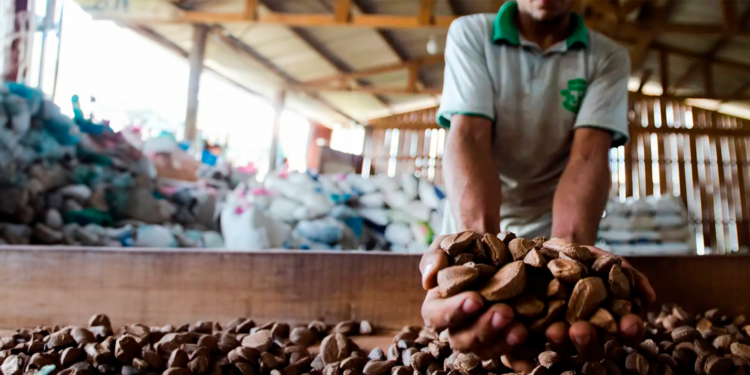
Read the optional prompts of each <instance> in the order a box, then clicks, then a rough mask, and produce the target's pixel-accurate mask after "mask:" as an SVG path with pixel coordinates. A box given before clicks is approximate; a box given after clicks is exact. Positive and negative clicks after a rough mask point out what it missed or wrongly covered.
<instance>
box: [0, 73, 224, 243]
mask: <svg viewBox="0 0 750 375" xmlns="http://www.w3.org/2000/svg"><path fill="white" fill-rule="evenodd" d="M0 123H2V124H5V125H6V126H5V127H4V128H2V129H0V244H12V245H26V244H41V245H72V246H110V247H111V246H144V247H171V246H189V247H217V246H218V247H220V246H219V245H220V244H221V241H220V235H219V234H218V233H217V232H213V231H209V229H211V227H212V226H213V224H212V223H211V222H210V220H209V222H208V223H207V224H208V225H205V224H206V223H205V220H204V223H201V222H200V221H199V220H197V218H200V217H201V216H200V215H193V214H199V213H201V209H202V208H203V207H202V205H201V204H200V203H196V200H182V201H180V200H177V199H175V200H170V199H167V198H168V197H166V196H165V195H164V194H161V193H160V192H159V191H156V185H155V182H154V174H153V170H154V167H153V165H152V164H151V163H150V162H149V160H148V159H147V158H145V157H144V156H143V154H142V153H141V152H140V151H139V150H138V149H137V148H134V147H133V146H132V145H131V144H130V143H129V142H128V141H127V140H126V139H125V137H124V135H123V134H122V133H114V132H112V130H111V129H110V128H109V127H107V126H105V125H102V124H93V123H91V122H90V121H89V120H85V119H82V118H79V116H78V115H77V117H76V119H75V120H73V119H70V118H68V117H66V116H64V115H62V114H61V113H60V108H58V107H57V106H56V105H54V104H53V103H52V102H50V101H47V100H44V99H43V95H42V93H41V92H40V91H39V90H36V89H32V88H29V87H26V86H23V85H19V84H15V83H7V84H2V85H0ZM178 198H179V197H178ZM183 201H184V202H185V203H184V204H183ZM206 201H210V199H208V198H204V199H203V202H206ZM185 204H188V205H189V206H188V207H187V208H185V207H184V206H185ZM204 216H206V215H204ZM177 224H179V225H177ZM182 228H186V229H182ZM154 230H156V232H159V233H162V234H163V233H167V235H164V236H155V235H150V233H152V232H153V231H154ZM217 236H218V237H217Z"/></svg>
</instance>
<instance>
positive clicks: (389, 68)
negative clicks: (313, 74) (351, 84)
mask: <svg viewBox="0 0 750 375" xmlns="http://www.w3.org/2000/svg"><path fill="white" fill-rule="evenodd" d="M444 61H445V57H444V56H443V55H442V54H438V55H429V56H426V57H422V58H415V59H410V60H406V61H403V62H399V63H395V64H388V65H382V66H376V67H373V68H368V69H362V70H359V71H356V72H350V73H340V74H336V75H333V76H328V77H323V78H317V79H314V80H310V81H306V82H304V83H302V84H300V85H299V86H311V87H312V86H318V85H323V84H325V83H330V82H337V81H340V80H342V79H345V80H349V79H355V78H364V77H369V76H374V75H378V74H384V73H390V72H396V71H399V70H406V69H410V68H411V67H412V66H414V65H416V66H425V65H433V64H441V63H443V62H444Z"/></svg>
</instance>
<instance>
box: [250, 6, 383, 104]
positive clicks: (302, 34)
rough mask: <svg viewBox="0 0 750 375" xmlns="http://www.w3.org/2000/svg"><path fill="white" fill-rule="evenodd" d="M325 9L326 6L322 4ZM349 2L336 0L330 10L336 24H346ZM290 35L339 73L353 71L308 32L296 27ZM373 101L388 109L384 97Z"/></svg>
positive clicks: (365, 83) (349, 9)
mask: <svg viewBox="0 0 750 375" xmlns="http://www.w3.org/2000/svg"><path fill="white" fill-rule="evenodd" d="M260 1H261V2H262V3H263V5H265V6H266V7H267V8H268V9H270V10H272V11H274V12H280V11H283V10H284V9H281V8H280V7H279V4H280V2H278V1H276V2H274V1H268V0H260ZM323 5H325V6H326V7H327V4H323ZM351 5H352V4H351V0H336V3H335V4H334V9H329V10H332V11H333V12H334V14H335V16H334V17H336V20H337V21H338V22H342V23H343V22H346V21H348V19H349V15H350V14H351ZM290 30H291V31H292V33H294V34H295V35H296V36H297V37H298V38H300V39H302V41H303V42H305V44H307V45H308V46H309V47H310V48H312V50H313V51H315V53H317V54H318V56H320V57H321V58H322V59H323V60H325V61H327V62H328V63H329V64H331V65H332V66H333V67H334V68H335V69H336V70H337V71H338V72H339V73H351V72H352V71H353V69H352V67H350V66H349V64H347V63H346V62H344V61H343V60H341V59H340V58H339V57H338V56H336V55H335V54H334V53H333V52H332V51H330V50H329V49H328V48H326V46H325V45H323V43H321V42H320V41H319V40H318V39H317V38H315V36H314V35H313V34H312V33H311V32H310V31H309V30H305V29H302V28H298V27H292V28H291V29H290ZM357 84H359V85H364V86H371V85H372V83H371V82H369V81H367V80H358V81H357ZM374 96H375V99H376V100H377V101H378V102H380V104H382V105H383V106H385V107H390V102H389V101H388V99H386V98H385V97H384V96H382V95H379V94H374Z"/></svg>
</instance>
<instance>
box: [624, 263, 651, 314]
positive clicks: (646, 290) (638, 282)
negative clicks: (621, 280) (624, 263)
mask: <svg viewBox="0 0 750 375" xmlns="http://www.w3.org/2000/svg"><path fill="white" fill-rule="evenodd" d="M630 271H632V273H633V277H635V288H636V289H638V293H639V294H640V295H641V296H642V297H643V298H644V299H645V301H643V302H645V303H646V305H651V304H654V303H656V292H654V288H653V287H652V286H651V283H650V282H649V281H648V277H646V275H644V274H643V273H641V271H638V270H637V269H635V268H633V267H630Z"/></svg>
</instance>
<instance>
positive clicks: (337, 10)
mask: <svg viewBox="0 0 750 375" xmlns="http://www.w3.org/2000/svg"><path fill="white" fill-rule="evenodd" d="M351 8H352V0H336V3H335V5H334V11H333V18H334V19H335V20H336V22H337V23H346V22H349V16H350V15H351Z"/></svg>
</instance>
